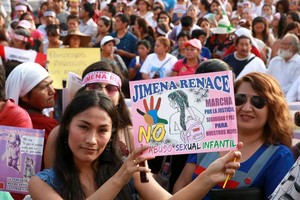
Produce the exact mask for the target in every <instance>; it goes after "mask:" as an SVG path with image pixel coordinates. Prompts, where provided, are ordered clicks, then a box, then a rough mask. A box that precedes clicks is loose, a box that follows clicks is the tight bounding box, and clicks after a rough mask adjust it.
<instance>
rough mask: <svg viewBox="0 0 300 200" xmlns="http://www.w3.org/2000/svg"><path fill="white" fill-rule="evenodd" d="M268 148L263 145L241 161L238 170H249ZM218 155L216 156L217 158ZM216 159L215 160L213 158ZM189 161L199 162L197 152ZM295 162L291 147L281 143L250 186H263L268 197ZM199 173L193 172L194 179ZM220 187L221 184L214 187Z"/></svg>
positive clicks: (208, 197) (266, 197) (205, 199)
mask: <svg viewBox="0 0 300 200" xmlns="http://www.w3.org/2000/svg"><path fill="white" fill-rule="evenodd" d="M267 148H268V146H267V145H262V146H261V147H260V148H259V149H258V150H257V151H256V152H255V153H254V154H253V155H252V156H251V157H250V158H249V159H248V160H246V161H245V162H243V163H241V167H240V168H239V169H238V170H237V171H242V172H248V171H249V170H250V168H251V167H252V165H253V164H254V163H255V161H256V160H257V159H258V157H259V156H260V155H261V154H262V153H263V152H264V151H265V150H266V149H267ZM217 157H218V156H216V159H217ZM213 161H214V160H213ZM213 161H212V162H213ZM187 163H194V164H197V154H191V155H190V156H189V158H188V159H187ZM293 163H294V158H293V154H292V153H291V151H290V149H289V148H288V147H286V146H284V145H279V147H278V149H277V150H276V152H275V153H274V154H273V155H272V156H271V157H270V159H269V160H268V161H267V162H266V163H265V165H264V166H263V168H262V170H261V171H260V172H259V174H258V175H257V177H256V178H255V180H252V182H251V183H250V185H249V187H260V188H263V191H264V198H265V199H268V197H269V196H270V195H271V194H272V192H273V191H274V190H275V188H276V187H277V185H278V184H279V183H280V181H281V180H282V179H283V177H284V176H285V174H286V173H287V172H288V171H289V169H290V168H291V167H292V165H293ZM197 176H198V175H197V174H195V173H193V179H195V178H196V177H197ZM214 188H215V189H220V188H221V187H220V186H219V185H216V186H215V187H214ZM209 199H210V194H209V193H208V194H207V195H206V196H205V197H204V198H203V200H209Z"/></svg>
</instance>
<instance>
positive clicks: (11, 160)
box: [1, 134, 21, 173]
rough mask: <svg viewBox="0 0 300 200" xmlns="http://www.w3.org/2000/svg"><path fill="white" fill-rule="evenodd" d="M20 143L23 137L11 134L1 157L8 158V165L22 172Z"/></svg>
mask: <svg viewBox="0 0 300 200" xmlns="http://www.w3.org/2000/svg"><path fill="white" fill-rule="evenodd" d="M20 144H21V138H20V136H19V135H18V134H10V135H9V138H8V140H7V141H6V150H5V152H4V154H3V155H2V157H1V159H2V160H4V159H6V161H7V166H9V167H12V168H14V169H15V170H17V171H18V173H20V170H19V165H20Z"/></svg>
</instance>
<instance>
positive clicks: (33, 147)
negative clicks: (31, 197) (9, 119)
mask: <svg viewBox="0 0 300 200" xmlns="http://www.w3.org/2000/svg"><path fill="white" fill-rule="evenodd" d="M44 134H45V132H44V130H37V129H27V128H18V127H11V126H0V158H1V159H0V169H1V170H0V191H1V190H3V191H9V192H15V193H22V194H27V193H28V181H29V179H30V177H31V176H33V175H35V174H36V173H37V172H39V171H40V170H41V165H42V154H43V146H44Z"/></svg>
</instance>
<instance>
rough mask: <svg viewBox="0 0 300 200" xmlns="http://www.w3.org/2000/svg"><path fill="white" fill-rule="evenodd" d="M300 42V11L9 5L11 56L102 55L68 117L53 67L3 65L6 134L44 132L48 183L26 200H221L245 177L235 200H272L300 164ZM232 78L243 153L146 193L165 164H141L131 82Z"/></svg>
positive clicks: (215, 159) (168, 4)
mask: <svg viewBox="0 0 300 200" xmlns="http://www.w3.org/2000/svg"><path fill="white" fill-rule="evenodd" d="M299 36H300V2H299V1H298V0H251V1H249V0H191V1H189V0H177V1H176V0H132V1H130V0H111V1H104V0H102V1H101V0H81V1H80V0H47V1H45V2H42V1H41V2H40V5H39V6H36V5H34V6H33V5H32V4H30V2H29V3H28V2H27V1H23V0H22V1H21V0H17V1H14V2H11V1H9V0H6V1H2V2H1V4H0V45H1V46H8V47H12V48H16V49H22V50H26V51H32V52H38V53H42V54H45V55H47V51H48V49H49V48H82V51H84V48H98V49H100V50H101V54H99V55H94V56H95V57H97V58H99V62H95V63H93V64H91V65H90V66H82V68H83V69H84V70H83V73H82V76H81V78H82V87H81V88H80V89H79V91H78V92H77V93H76V95H75V97H74V99H73V100H72V101H71V102H70V103H69V105H68V106H67V108H66V109H65V111H64V112H62V108H61V95H62V93H61V91H59V90H57V89H55V88H53V86H52V83H53V80H52V78H51V74H49V73H48V71H47V70H48V64H47V61H45V63H40V64H38V63H34V62H23V63H22V62H21V61H20V60H17V59H16V60H9V59H8V58H7V57H5V56H2V65H0V105H1V106H0V125H5V126H14V127H24V128H35V129H44V130H45V142H44V151H43V162H42V170H43V171H42V172H40V173H38V174H37V176H34V177H32V178H31V181H30V182H29V192H30V197H29V196H27V198H32V199H99V197H101V199H102V198H103V199H120V200H121V199H145V200H146V199H201V198H203V199H214V197H213V196H214V195H216V193H218V191H220V190H219V189H220V188H221V187H222V182H224V181H225V178H226V177H227V175H228V174H229V175H233V174H235V176H234V178H233V179H231V180H229V181H228V184H227V185H226V188H225V189H224V190H226V189H230V188H235V190H228V191H227V193H228V194H230V195H233V196H231V199H234V195H236V194H234V193H235V192H234V191H236V192H238V194H239V195H240V196H239V198H242V197H243V195H248V194H249V191H247V190H243V191H242V190H241V189H244V188H248V189H249V188H252V189H256V190H255V195H259V197H258V196H253V197H252V199H268V198H269V197H272V198H273V199H274V197H275V196H276V195H277V196H278V195H279V194H278V193H276V194H272V193H273V192H274V191H277V192H278V191H280V182H281V181H282V180H285V179H286V178H284V177H285V175H286V174H287V173H288V171H289V170H290V168H291V167H292V166H293V164H294V162H295V161H296V160H297V158H298V156H299V154H300V149H298V150H297V148H298V147H299V144H298V145H295V146H293V144H292V137H293V131H294V126H295V124H294V123H293V121H292V116H291V113H290V111H289V108H288V102H298V101H300V84H299V82H300V55H299V53H300V37H299ZM227 70H232V72H233V74H234V93H235V106H236V116H237V127H238V140H239V142H240V143H239V144H238V145H237V146H238V149H237V150H236V151H231V152H229V153H226V152H215V153H205V154H191V155H176V156H168V157H167V159H168V160H172V163H173V164H171V166H170V169H171V171H172V173H171V176H170V183H169V188H165V189H166V190H164V189H163V188H162V187H161V186H160V185H159V184H158V183H157V182H156V181H155V179H154V178H153V177H152V176H148V177H149V178H150V180H149V182H148V183H141V182H140V181H139V180H140V178H141V177H140V173H138V172H146V173H150V171H151V173H153V174H156V173H158V172H159V171H160V169H161V165H162V162H163V161H162V160H166V158H163V157H157V158H153V157H141V156H140V154H141V152H143V151H145V150H147V148H148V147H147V146H145V147H139V148H135V147H134V145H133V133H132V121H131V116H130V109H128V107H127V105H126V103H125V99H126V98H130V93H129V81H136V80H147V79H154V78H164V77H172V76H183V75H191V74H198V73H210V72H216V71H227ZM95 74H97V75H99V76H97V77H98V78H95V77H96V76H94V75H95ZM103 74H105V76H101V75H103ZM99 77H102V78H99ZM103 77H104V78H103ZM105 77H107V78H105ZM100 91H101V92H100ZM298 117H299V116H298ZM296 125H299V123H296ZM292 150H293V151H292ZM241 154H242V157H241ZM234 157H237V158H238V159H237V160H235V161H233V158H234ZM145 161H147V162H145ZM174 163H175V164H174ZM145 164H146V165H145ZM294 167H295V166H294ZM294 167H292V169H293V168H294ZM296 167H297V166H296ZM298 167H299V166H298ZM238 168H239V169H238ZM66 169H67V170H66ZM299 171H300V170H299ZM298 179H300V176H299V177H298ZM298 182H299V183H300V181H298ZM71 183H72V184H71ZM296 183H297V181H296ZM281 184H282V185H284V184H283V183H281ZM278 185H279V186H278ZM277 186H278V187H279V188H277V189H276V187H277ZM299 187H300V186H299ZM275 189H276V190H275ZM107 191H110V192H107ZM1 194H2V193H0V195H1ZM298 194H299V196H300V193H299V191H298ZM11 195H12V196H13V198H14V199H16V200H19V199H23V198H24V196H25V195H23V194H17V193H11ZM294 196H295V195H294ZM296 196H297V195H296ZM299 196H298V197H299ZM291 198H294V199H297V198H295V197H291Z"/></svg>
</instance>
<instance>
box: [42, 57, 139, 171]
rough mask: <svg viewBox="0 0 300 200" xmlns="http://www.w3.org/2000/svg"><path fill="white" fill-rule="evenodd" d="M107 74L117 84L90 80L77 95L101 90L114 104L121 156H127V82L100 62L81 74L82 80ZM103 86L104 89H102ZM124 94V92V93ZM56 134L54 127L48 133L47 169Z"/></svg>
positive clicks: (130, 141) (129, 144)
mask: <svg viewBox="0 0 300 200" xmlns="http://www.w3.org/2000/svg"><path fill="white" fill-rule="evenodd" d="M104 72H109V73H110V75H111V76H113V77H115V78H116V79H118V80H120V81H119V82H115V81H109V80H97V79H93V80H91V83H90V84H89V85H86V86H84V87H82V88H81V89H79V91H78V93H80V92H82V91H84V90H101V91H103V92H104V93H105V94H106V95H107V96H108V97H109V98H110V99H111V100H112V101H113V103H114V105H115V106H116V107H117V110H118V113H119V114H118V116H119V120H118V121H119V124H118V135H119V138H120V146H122V150H123V155H124V156H127V155H128V153H129V152H131V150H132V149H133V139H132V123H131V119H130V114H129V110H128V108H127V106H126V103H125V98H124V95H123V91H124V90H128V89H127V87H128V86H127V85H128V81H127V80H126V79H125V78H124V76H123V74H122V73H121V71H120V69H119V68H118V67H116V66H114V65H110V64H108V63H107V62H104V61H100V62H96V63H93V64H91V65H90V66H88V67H87V68H86V69H85V70H84V71H83V73H82V79H84V78H85V77H89V75H90V74H91V73H104ZM104 86H105V87H104ZM125 92H126V91H125ZM57 134H58V128H57V127H56V128H55V129H53V131H52V132H51V133H50V135H49V137H48V143H47V145H46V147H45V157H44V158H45V160H44V161H45V167H46V168H49V167H51V166H52V165H53V160H54V155H53V151H52V149H53V148H54V146H53V142H54V140H55V138H56V137H57Z"/></svg>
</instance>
